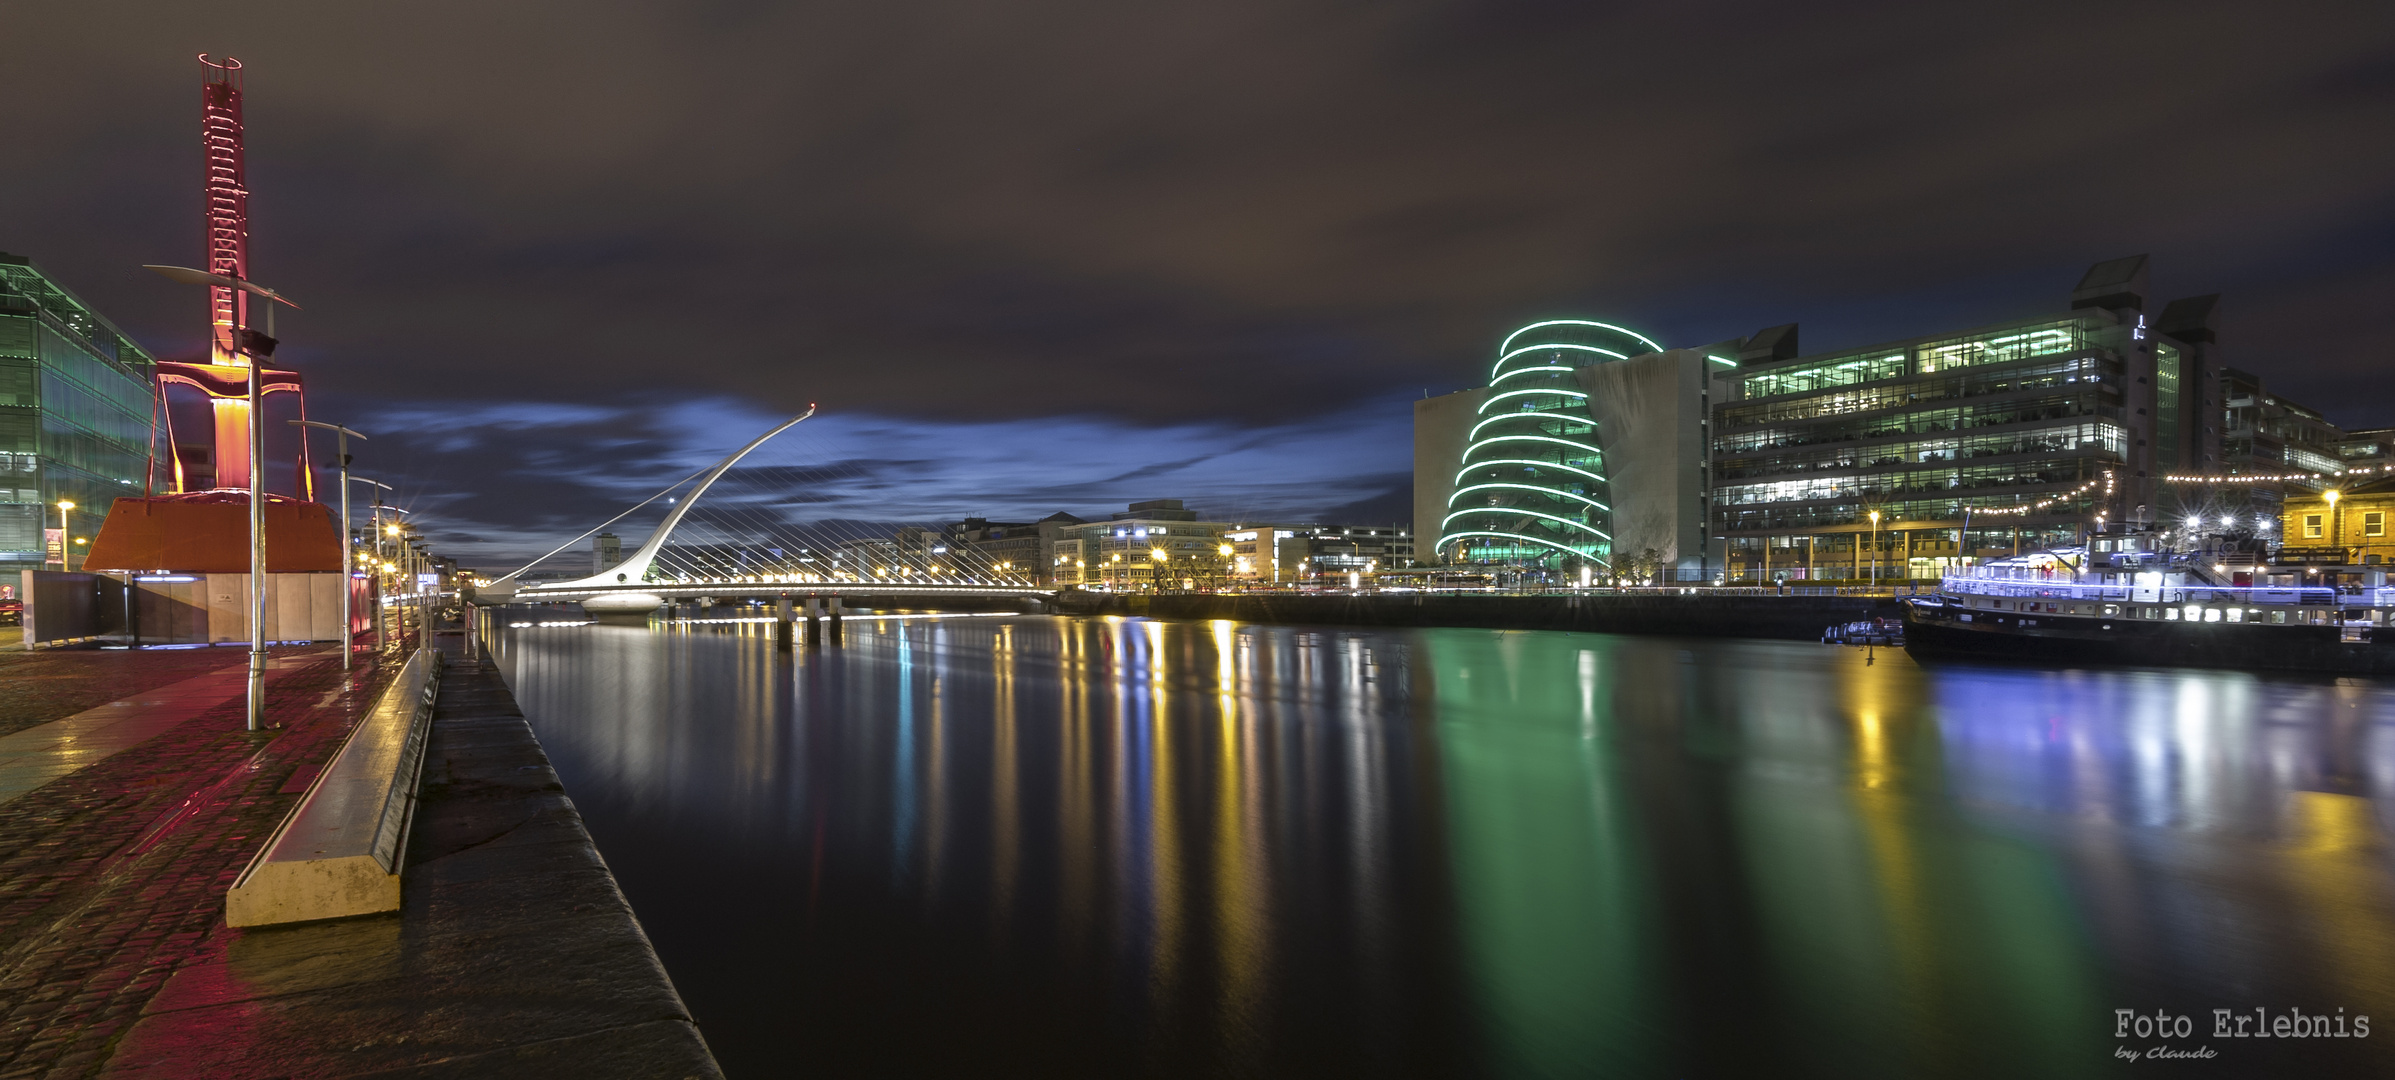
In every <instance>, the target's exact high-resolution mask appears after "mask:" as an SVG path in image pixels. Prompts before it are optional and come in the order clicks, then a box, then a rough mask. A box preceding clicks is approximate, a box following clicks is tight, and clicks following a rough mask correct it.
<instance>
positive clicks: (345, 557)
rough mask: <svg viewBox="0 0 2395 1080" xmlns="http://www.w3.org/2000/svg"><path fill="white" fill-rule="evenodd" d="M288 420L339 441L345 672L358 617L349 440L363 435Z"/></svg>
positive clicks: (334, 426) (320, 423) (332, 426)
mask: <svg viewBox="0 0 2395 1080" xmlns="http://www.w3.org/2000/svg"><path fill="white" fill-rule="evenodd" d="M291 423H292V425H293V426H296V427H301V428H323V429H324V430H326V431H330V432H332V433H333V437H334V438H335V439H336V440H338V445H339V447H340V461H341V669H342V670H344V671H347V670H349V654H350V651H351V650H352V649H353V648H355V647H356V645H357V643H358V639H357V634H356V633H355V631H354V630H353V629H352V620H354V619H356V618H357V614H356V612H355V611H354V610H353V609H352V607H351V604H350V598H349V594H350V566H351V560H350V557H349V440H350V439H352V438H356V439H364V438H365V437H366V436H364V435H361V434H359V433H357V432H355V431H351V430H349V429H348V428H345V427H342V426H341V425H339V424H327V423H325V422H324V421H322V420H293V421H291ZM302 435H303V436H304V435H305V432H302Z"/></svg>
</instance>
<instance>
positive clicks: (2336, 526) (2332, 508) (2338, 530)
mask: <svg viewBox="0 0 2395 1080" xmlns="http://www.w3.org/2000/svg"><path fill="white" fill-rule="evenodd" d="M2343 494H2344V492H2342V491H2338V490H2337V489H2336V488H2330V489H2328V490H2327V491H2323V492H2321V493H2320V497H2321V498H2323V499H2327V500H2328V543H2329V546H2330V547H2344V546H2345V523H2344V522H2343V521H2340V520H2338V519H2337V497H2338V496H2340V495H2343ZM58 559H59V563H60V565H61V566H64V565H65V562H66V554H65V549H63V548H62V549H60V553H59V556H58Z"/></svg>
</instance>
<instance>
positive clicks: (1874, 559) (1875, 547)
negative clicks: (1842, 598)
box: [1871, 510, 1879, 589]
mask: <svg viewBox="0 0 2395 1080" xmlns="http://www.w3.org/2000/svg"><path fill="white" fill-rule="evenodd" d="M1871 587H1872V588H1874V589H1876V588H1879V511H1877V510H1874V511H1872V512H1871Z"/></svg>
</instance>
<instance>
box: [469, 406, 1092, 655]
mask: <svg viewBox="0 0 2395 1080" xmlns="http://www.w3.org/2000/svg"><path fill="white" fill-rule="evenodd" d="M814 415H815V407H814V406H813V405H809V406H808V407H807V411H806V412H803V413H800V414H799V415H797V416H794V417H791V418H790V419H788V420H785V421H783V422H782V423H780V424H778V425H776V426H775V427H774V428H773V430H771V431H768V432H766V433H765V434H763V435H759V436H757V437H756V438H755V439H754V440H751V441H750V442H749V444H748V445H746V446H743V447H741V448H740V449H739V450H736V451H734V452H733V453H732V455H731V456H730V457H727V458H725V459H723V460H722V461H720V462H717V463H716V464H715V467H714V468H711V469H709V470H707V471H706V472H705V473H704V474H703V475H701V476H700V478H699V481H698V483H697V485H696V486H694V487H692V488H691V490H690V493H689V494H688V495H686V496H684V497H683V498H682V499H681V501H680V502H678V503H676V504H675V506H674V508H673V510H672V511H671V512H669V513H667V514H666V515H665V520H664V521H662V522H659V523H658V525H657V530H656V531H655V532H654V533H651V534H650V535H649V538H648V540H647V541H646V542H644V543H642V544H641V545H640V547H639V548H638V549H636V550H635V551H633V552H632V554H631V555H630V556H629V557H627V558H625V559H624V560H623V561H621V562H618V563H616V564H615V565H614V566H610V567H608V568H607V569H605V570H602V571H600V572H599V573H596V574H592V575H590V576H588V577H581V578H573V579H570V580H566V581H549V582H542V583H540V584H537V585H522V586H519V587H517V588H516V589H515V590H514V592H513V595H512V599H513V600H515V601H517V602H523V603H543V602H552V601H568V600H573V601H580V602H581V603H582V606H583V610H585V611H587V612H590V613H591V614H594V615H597V614H621V615H645V614H647V613H649V612H653V611H655V610H657V609H658V608H660V607H663V606H665V605H666V604H668V603H671V602H675V601H680V600H689V599H695V598H698V597H759V598H764V599H768V600H772V599H775V598H777V597H788V596H791V595H793V594H798V593H808V594H815V595H818V596H821V597H824V598H825V600H824V604H823V608H822V609H821V610H822V611H823V615H824V617H825V623H826V625H825V630H826V631H827V635H828V636H829V637H830V638H831V640H832V641H833V642H834V643H837V642H838V641H839V640H840V616H841V607H840V597H841V596H843V595H845V596H848V597H851V598H858V599H861V598H865V597H876V598H880V597H892V598H905V599H907V600H909V601H918V602H919V601H931V602H937V601H939V600H942V599H950V600H962V601H978V602H981V603H985V604H986V603H988V602H989V601H991V600H1007V599H1012V600H1023V601H1032V602H1036V603H1038V604H1039V606H1040V607H1041V608H1042V609H1044V608H1045V607H1046V603H1047V601H1050V600H1053V599H1054V598H1055V596H1056V590H1054V589H1052V588H1040V587H1037V586H1033V585H1029V584H1020V585H997V584H964V583H961V582H960V583H953V584H952V583H950V582H948V581H940V582H926V581H914V582H909V581H903V580H874V579H867V578H859V579H854V580H815V579H806V578H801V577H799V576H794V575H760V576H749V577H738V578H722V579H703V580H702V579H687V580H684V579H677V580H673V581H662V580H661V581H649V580H647V578H648V575H649V571H650V569H651V568H652V567H653V566H654V565H655V563H656V561H657V556H658V554H659V553H660V552H662V551H663V550H664V549H665V546H666V543H667V542H668V541H669V540H671V539H672V538H673V533H674V528H675V526H678V525H680V524H681V523H682V519H683V518H685V517H687V516H688V515H689V513H690V509H691V507H693V506H696V505H698V501H699V498H700V497H701V496H703V495H705V494H706V493H707V489H708V488H709V487H711V486H713V485H714V483H715V482H716V481H717V480H718V479H720V478H722V476H723V475H724V474H725V473H726V472H729V471H731V468H732V467H733V466H734V465H737V464H739V463H740V459H742V458H744V457H747V456H748V455H749V454H750V452H752V451H754V450H756V449H757V448H758V447H760V446H763V445H765V443H766V441H767V440H769V439H772V438H773V437H774V436H776V435H779V434H781V433H782V432H785V431H788V430H790V429H791V428H792V427H795V426H797V425H798V424H799V423H800V422H802V421H804V420H806V419H808V418H809V417H812V416H814ZM668 490H671V489H668ZM660 494H662V493H660ZM636 509H637V508H636ZM627 512H629V511H627ZM594 531H595V530H594ZM559 550H561V551H562V550H564V549H563V548H560V549H559ZM550 554H552V555H554V554H556V552H551V553H550ZM546 557H547V556H543V558H546ZM536 561H537V560H536ZM527 569H529V567H527ZM516 573H517V574H520V573H523V571H522V570H518V571H516ZM514 576H515V574H509V575H507V577H509V578H512V577H514ZM951 577H953V575H951ZM500 580H501V581H502V582H504V581H505V580H507V579H506V578H502V579H500ZM494 599H496V598H494ZM497 602H502V603H504V602H506V601H505V600H498V601H497ZM806 605H807V612H808V628H809V630H810V631H812V629H813V627H814V620H815V618H816V617H817V615H816V612H817V610H818V608H817V601H816V600H815V599H813V598H811V597H810V598H809V599H808V600H807V601H806ZM783 610H787V609H786V608H785V609H783ZM809 636H810V638H811V637H812V634H811V633H810V635H809Z"/></svg>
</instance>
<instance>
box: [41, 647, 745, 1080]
mask: <svg viewBox="0 0 2395 1080" xmlns="http://www.w3.org/2000/svg"><path fill="white" fill-rule="evenodd" d="M442 644H443V646H444V651H445V652H447V653H449V654H450V655H451V656H452V657H453V660H452V663H451V666H450V667H449V668H448V670H447V671H445V672H444V673H443V675H442V677H441V688H440V694H439V697H438V699H437V701H436V704H435V711H434V718H433V722H432V729H431V732H430V738H429V739H428V740H427V742H426V747H425V764H424V778H423V787H422V788H421V789H420V794H421V797H422V801H421V802H420V803H419V804H418V806H417V810H416V820H415V826H414V828H413V829H411V830H410V832H409V834H408V853H407V888H406V890H405V895H404V899H403V901H402V908H401V910H400V911H399V912H397V913H394V914H391V915H377V916H369V917H365V918H355V919H337V920H328V921H325V922H318V923H305V924H300V925H295V926H279V927H259V928H251V929H245V930H236V929H232V928H229V927H226V926H224V925H223V924H222V923H221V922H219V923H217V924H215V925H214V927H213V928H212V929H211V930H210V931H209V933H208V935H207V937H206V939H205V940H203V941H201V942H200V943H199V944H198V945H197V947H196V948H194V949H191V950H189V953H190V958H189V959H187V960H185V961H184V963H183V964H182V966H180V967H179V968H177V969H176V970H175V972H174V973H173V975H172V977H171V978H168V979H167V980H166V982H165V985H164V987H163V989H161V990H160V991H158V992H157V993H156V994H155V995H154V996H153V997H152V998H151V1000H150V1002H149V1005H148V1006H147V1008H146V1009H144V1010H143V1015H142V1018H141V1019H140V1021H139V1022H138V1023H137V1024H135V1025H134V1026H133V1027H132V1028H131V1029H129V1030H128V1031H126V1032H125V1034H124V1035H123V1036H122V1037H121V1039H120V1040H119V1042H118V1043H117V1045H116V1046H115V1048H114V1052H113V1053H112V1054H111V1056H110V1058H109V1060H108V1062H107V1065H106V1072H105V1073H104V1074H103V1075H104V1076H107V1077H110V1078H112V1080H114V1078H124V1080H133V1078H147V1077H169V1076H173V1077H181V1076H194V1075H197V1076H209V1077H222V1078H225V1080H267V1078H270V1077H284V1076H312V1077H324V1078H328V1080H330V1078H337V1077H347V1076H361V1077H362V1076H373V1077H383V1078H388V1077H394V1076H406V1077H410V1078H413V1080H434V1078H443V1080H467V1078H475V1080H480V1078H485V1077H490V1078H512V1077H524V1076H543V1077H545V1076H559V1077H575V1078H577V1080H617V1078H622V1080H636V1078H638V1080H664V1078H672V1077H694V1078H701V1080H704V1078H716V1080H720V1078H721V1076H722V1073H721V1071H720V1070H718V1069H717V1067H716V1064H715V1060H714V1058H713V1057H712V1056H710V1055H709V1053H708V1051H707V1044H706V1040H705V1039H704V1038H702V1037H701V1036H700V1034H699V1032H698V1029H697V1027H696V1025H695V1024H694V1023H693V1022H692V1020H691V1018H690V1011H689V1009H688V1008H686V1007H685V1006H684V1005H683V1003H682V999H681V997H680V996H679V995H677V994H676V993H675V992H674V988H673V982H672V980H671V979H669V978H668V977H667V976H666V973H665V969H664V967H663V966H662V965H661V964H660V963H659V962H658V960H657V954H656V952H655V951H654V950H652V949H651V948H650V947H649V941H648V937H647V935H646V934H644V933H643V932H642V931H641V928H640V923H639V920H638V919H636V918H635V917H634V916H633V913H632V908H631V905H630V904H629V903H627V902H626V901H625V900H624V895H623V893H622V892H621V891H620V890H618V889H617V888H616V885H615V877H614V875H613V874H612V873H611V872H609V870H608V869H607V864H606V861H605V860H604V859H602V858H600V856H599V851H598V848H597V847H596V846H594V845H593V844H592V843H591V839H590V833H589V832H588V831H586V830H585V829H584V828H583V826H582V817H581V814H580V813H578V812H577V811H576V810H575V809H574V805H573V802H572V800H570V799H568V798H567V797H566V793H565V789H564V787H563V786H562V785H561V784H559V783H558V780H557V773H556V771H555V770H554V769H552V768H551V767H550V765H549V760H548V756H547V755H546V754H544V753H543V752H542V751H541V747H540V741H539V740H538V739H536V738H535V737H534V736H533V733H532V728H531V726H530V725H529V724H527V723H525V721H524V717H523V713H522V711H521V710H519V709H518V708H517V707H516V703H515V698H514V696H513V695H512V694H510V693H509V692H508V690H507V686H506V684H505V683H504V682H503V681H502V680H501V679H500V677H499V675H498V672H497V671H496V670H494V669H493V668H492V667H491V666H490V665H489V664H488V663H487V662H486V661H485V660H483V659H482V658H481V657H479V656H477V657H476V658H475V659H472V660H461V659H455V658H456V657H460V656H462V655H463V654H464V652H465V650H464V649H462V648H451V647H452V646H462V645H463V644H464V643H463V642H461V641H459V640H458V639H457V638H456V637H449V638H445V639H443V642H442ZM69 1075H75V1074H73V1073H70V1074H69Z"/></svg>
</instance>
